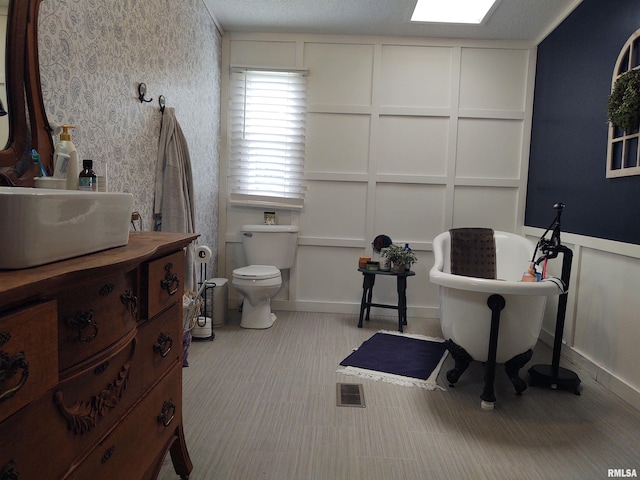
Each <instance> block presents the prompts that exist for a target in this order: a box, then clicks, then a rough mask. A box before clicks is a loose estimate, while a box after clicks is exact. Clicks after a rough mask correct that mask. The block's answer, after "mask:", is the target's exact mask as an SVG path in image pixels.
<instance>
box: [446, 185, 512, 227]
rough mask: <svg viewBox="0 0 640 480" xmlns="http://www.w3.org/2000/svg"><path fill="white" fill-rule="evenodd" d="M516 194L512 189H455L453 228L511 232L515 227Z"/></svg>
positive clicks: (459, 187)
mask: <svg viewBox="0 0 640 480" xmlns="http://www.w3.org/2000/svg"><path fill="white" fill-rule="evenodd" d="M517 194H518V191H517V189H515V188H496V187H461V186H458V187H456V189H455V199H454V203H453V226H454V227H490V228H493V229H494V230H504V231H507V232H513V231H515V229H516V225H517V223H516V207H517Z"/></svg>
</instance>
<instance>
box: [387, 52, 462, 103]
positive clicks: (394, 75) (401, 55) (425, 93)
mask: <svg viewBox="0 0 640 480" xmlns="http://www.w3.org/2000/svg"><path fill="white" fill-rule="evenodd" d="M452 56H453V55H452V49H451V48H450V47H433V46H424V47H419V46H415V47H411V46H406V45H383V46H382V68H381V74H380V97H379V99H380V105H382V106H393V107H441V108H447V107H449V97H450V96H451V88H452V85H451V64H452V61H453V59H452Z"/></svg>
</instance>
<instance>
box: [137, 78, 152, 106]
mask: <svg viewBox="0 0 640 480" xmlns="http://www.w3.org/2000/svg"><path fill="white" fill-rule="evenodd" d="M146 94H147V85H146V84H145V83H139V84H138V99H139V100H140V103H142V102H147V103H149V102H151V101H152V100H153V98H150V99H149V100H147V99H146V98H144V96H145V95H146Z"/></svg>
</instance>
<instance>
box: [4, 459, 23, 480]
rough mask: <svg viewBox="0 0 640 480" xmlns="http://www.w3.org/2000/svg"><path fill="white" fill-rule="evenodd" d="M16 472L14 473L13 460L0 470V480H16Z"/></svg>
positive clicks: (14, 465)
mask: <svg viewBox="0 0 640 480" xmlns="http://www.w3.org/2000/svg"><path fill="white" fill-rule="evenodd" d="M18 478H19V477H18V472H16V464H15V463H13V460H12V461H10V462H9V463H7V464H6V465H5V467H4V468H3V469H2V470H0V480H18Z"/></svg>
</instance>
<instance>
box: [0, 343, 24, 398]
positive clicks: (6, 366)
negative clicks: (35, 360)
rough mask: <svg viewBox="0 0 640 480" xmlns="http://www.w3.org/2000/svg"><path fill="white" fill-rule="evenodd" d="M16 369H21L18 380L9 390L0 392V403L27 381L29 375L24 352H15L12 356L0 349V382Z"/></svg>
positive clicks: (16, 370) (8, 377)
mask: <svg viewBox="0 0 640 480" xmlns="http://www.w3.org/2000/svg"><path fill="white" fill-rule="evenodd" d="M18 370H22V375H21V376H20V381H19V382H18V384H17V385H16V386H14V387H12V388H10V389H9V390H7V391H5V392H3V393H0V403H2V402H4V401H5V400H9V399H10V398H11V397H13V396H14V395H15V394H16V392H17V391H18V390H20V389H21V388H22V386H23V385H24V384H25V383H26V382H27V377H28V376H29V362H27V360H26V358H25V356H24V352H20V353H16V354H15V355H14V356H13V358H10V357H9V355H8V354H7V353H5V352H2V351H0V383H2V382H4V381H5V380H8V379H10V378H11V377H13V376H14V375H15V374H16V373H17V372H18Z"/></svg>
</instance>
